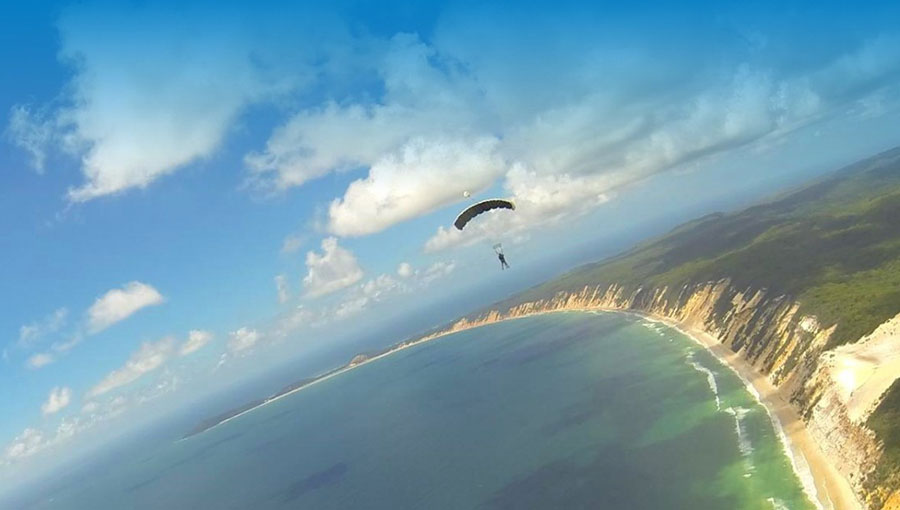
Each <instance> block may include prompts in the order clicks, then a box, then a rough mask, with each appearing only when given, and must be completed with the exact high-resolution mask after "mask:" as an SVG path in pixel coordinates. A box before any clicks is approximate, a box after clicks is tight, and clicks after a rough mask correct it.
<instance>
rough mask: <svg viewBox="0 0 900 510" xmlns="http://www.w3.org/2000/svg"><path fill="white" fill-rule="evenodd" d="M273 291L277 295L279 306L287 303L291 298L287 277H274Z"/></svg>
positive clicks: (283, 275)
mask: <svg viewBox="0 0 900 510" xmlns="http://www.w3.org/2000/svg"><path fill="white" fill-rule="evenodd" d="M275 291H276V292H277V293H278V302H279V303H281V304H284V303H287V301H288V300H289V299H290V298H291V290H290V289H289V288H288V279H287V275H285V274H280V275H276V276H275Z"/></svg>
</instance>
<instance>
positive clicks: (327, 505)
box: [34, 312, 814, 510]
mask: <svg viewBox="0 0 900 510" xmlns="http://www.w3.org/2000/svg"><path fill="white" fill-rule="evenodd" d="M302 375H303V374H298V378H299V377H300V376H302ZM286 382H287V381H286ZM136 451H138V452H139V453H138V454H136V455H134V456H133V457H132V460H131V461H130V462H125V463H123V464H119V465H115V466H110V467H109V468H108V469H104V470H102V472H99V473H97V474H94V475H92V476H90V477H83V478H82V479H81V480H80V482H79V483H78V484H72V485H70V486H68V487H65V488H63V489H62V490H59V491H58V492H56V493H54V494H48V495H46V497H45V498H44V499H43V500H42V501H40V502H39V503H38V504H36V505H35V507H34V508H47V509H91V510H96V509H122V508H129V509H161V508H166V509H172V508H178V509H181V508H191V509H207V508H208V509H226V508H229V509H230V508H252V509H288V508H290V509H303V508H309V509H316V510H324V509H338V508H342V509H343V508H359V509H375V510H378V509H407V508H408V509H425V508H427V509H436V510H440V509H469V508H472V509H476V508H483V509H558V508H573V509H575V508H583V509H623V510H625V509H628V510H640V509H647V510H651V509H652V510H659V509H690V510H704V509H708V510H756V509H767V510H771V509H783V508H788V509H792V510H805V509H813V508H814V506H813V505H812V504H811V503H810V502H809V501H808V499H807V497H806V495H805V493H804V492H803V489H802V486H801V484H800V482H799V480H798V478H797V476H796V475H795V474H794V472H793V470H792V468H791V463H790V460H789V459H788V457H787V456H786V455H785V453H784V451H783V448H782V445H781V443H780V441H779V437H778V434H777V433H776V431H775V429H774V428H773V425H772V423H771V421H770V419H769V417H768V415H767V414H766V412H765V410H764V409H763V408H762V407H761V406H760V404H759V403H758V402H757V401H756V400H755V399H754V397H753V396H752V395H751V394H750V393H748V391H747V390H746V389H745V387H744V385H743V383H742V382H741V381H740V380H739V379H738V378H737V376H736V375H734V374H733V373H732V372H731V371H730V370H729V369H728V368H727V367H725V366H723V365H722V364H721V363H720V362H719V361H718V360H716V359H715V358H714V357H713V356H712V355H710V354H709V353H708V352H706V351H705V350H704V349H702V348H701V347H700V346H699V345H697V344H696V343H694V342H693V341H692V340H691V339H690V338H688V337H686V336H685V335H683V334H681V333H679V332H678V331H676V330H674V329H671V328H668V327H666V326H664V325H661V324H657V323H653V322H650V321H648V320H646V319H643V318H640V317H637V316H632V315H627V314H621V313H576V312H571V313H555V314H548V315H543V316H537V317H529V318H523V319H518V320H514V321H508V322H503V323H498V324H494V325H489V326H485V327H481V328H477V329H473V330H469V331H464V332H460V333H455V334H452V335H448V336H445V337H442V338H439V339H436V340H433V341H431V342H428V343H424V344H421V345H417V346H415V347H411V348H407V349H404V350H402V351H399V352H397V353H395V354H393V355H390V356H387V357H384V358H381V359H379V360H376V361H374V362H371V363H367V364H364V365H362V366H359V367H357V368H355V369H353V370H350V371H348V372H345V373H343V374H340V375H338V376H336V377H332V378H330V379H327V380H325V381H322V382H321V383H319V384H316V385H313V386H310V387H308V388H306V389H304V390H302V391H299V392H296V393H294V394H291V395H289V396H286V397H285V398H282V399H278V400H276V401H273V402H270V403H269V404H266V405H264V406H261V407H259V408H257V409H255V410H253V411H252V412H249V413H246V414H244V415H242V416H240V417H238V418H236V419H234V420H230V421H228V422H226V423H223V424H221V425H219V426H217V427H214V428H212V429H210V430H208V431H206V432H204V433H201V434H199V435H196V436H192V437H189V438H187V439H181V440H176V439H172V440H167V441H166V442H164V443H162V444H147V445H141V447H140V448H138V449H137V450H136Z"/></svg>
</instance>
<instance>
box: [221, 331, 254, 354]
mask: <svg viewBox="0 0 900 510" xmlns="http://www.w3.org/2000/svg"><path fill="white" fill-rule="evenodd" d="M230 337H231V339H230V340H229V341H228V350H229V351H230V352H232V353H237V352H241V351H246V350H247V349H250V348H251V347H253V346H254V345H256V343H257V342H259V340H260V339H261V338H262V335H261V334H260V332H259V331H257V330H255V329H250V328H247V327H243V328H240V329H238V330H236V331H232V332H231V335H230Z"/></svg>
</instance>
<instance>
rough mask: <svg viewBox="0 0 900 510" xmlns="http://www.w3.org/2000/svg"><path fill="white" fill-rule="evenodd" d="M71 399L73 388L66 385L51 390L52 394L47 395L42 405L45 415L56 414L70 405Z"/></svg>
mask: <svg viewBox="0 0 900 510" xmlns="http://www.w3.org/2000/svg"><path fill="white" fill-rule="evenodd" d="M71 400H72V390H71V389H70V388H67V387H65V386H63V387H59V386H57V387H55V388H53V389H52V390H50V395H49V396H48V397H47V401H46V402H44V403H43V404H42V405H41V412H42V413H43V414H44V416H46V415H48V414H56V413H57V412H59V411H60V410H62V409H63V408H65V407H66V406H68V405H69V402H71Z"/></svg>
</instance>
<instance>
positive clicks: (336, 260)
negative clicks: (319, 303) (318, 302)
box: [303, 237, 363, 297]
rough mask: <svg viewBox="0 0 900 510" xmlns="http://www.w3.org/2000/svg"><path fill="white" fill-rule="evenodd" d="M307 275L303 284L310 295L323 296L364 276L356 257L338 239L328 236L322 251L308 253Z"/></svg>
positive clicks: (323, 241) (323, 242)
mask: <svg viewBox="0 0 900 510" xmlns="http://www.w3.org/2000/svg"><path fill="white" fill-rule="evenodd" d="M306 269H307V273H306V276H305V277H304V278H303V286H304V287H305V288H306V295H307V296H309V297H316V296H322V295H324V294H329V293H331V292H335V291H337V290H340V289H343V288H345V287H349V286H350V285H353V284H354V283H356V282H358V281H359V280H361V279H362V277H363V271H362V269H361V268H360V267H359V263H358V262H357V261H356V257H355V256H354V255H353V253H351V252H350V251H349V250H347V249H345V248H342V247H340V246H339V245H338V240H337V239H336V238H334V237H328V238H326V239H323V240H322V253H321V254H319V253H316V252H314V251H309V252H307V253H306Z"/></svg>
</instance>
